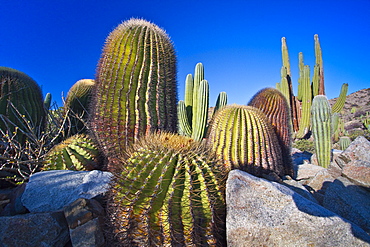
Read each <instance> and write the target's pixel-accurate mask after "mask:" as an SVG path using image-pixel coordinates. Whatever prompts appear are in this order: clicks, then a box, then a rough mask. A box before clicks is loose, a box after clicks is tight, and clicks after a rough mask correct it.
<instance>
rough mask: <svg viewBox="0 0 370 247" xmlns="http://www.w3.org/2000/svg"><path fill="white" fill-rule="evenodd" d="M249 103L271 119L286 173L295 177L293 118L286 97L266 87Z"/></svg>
mask: <svg viewBox="0 0 370 247" xmlns="http://www.w3.org/2000/svg"><path fill="white" fill-rule="evenodd" d="M248 105H249V106H253V107H256V108H258V109H260V110H261V111H262V112H263V113H265V115H266V116H267V118H268V119H269V120H270V122H271V124H272V126H273V128H274V130H275V132H276V135H277V138H278V140H279V144H280V146H281V148H282V154H283V163H284V170H285V174H287V175H290V176H291V177H293V175H294V171H293V163H292V158H291V154H290V152H291V146H292V131H291V124H290V123H291V122H290V121H291V119H290V112H289V105H288V102H287V100H286V98H285V97H284V95H283V94H282V93H281V92H280V91H279V90H277V89H274V88H264V89H262V90H260V91H259V92H258V93H256V94H255V95H254V96H253V97H252V99H251V100H250V102H249V103H248Z"/></svg>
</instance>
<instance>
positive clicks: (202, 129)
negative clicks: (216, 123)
mask: <svg viewBox="0 0 370 247" xmlns="http://www.w3.org/2000/svg"><path fill="white" fill-rule="evenodd" d="M197 95H198V98H197V100H196V101H195V104H194V109H197V111H196V112H194V115H193V116H194V118H193V126H192V130H193V133H192V138H193V139H194V140H196V141H201V140H202V139H203V137H204V136H205V133H206V127H207V119H208V108H209V85H208V81H207V80H202V81H201V82H200V85H199V90H198V94H197Z"/></svg>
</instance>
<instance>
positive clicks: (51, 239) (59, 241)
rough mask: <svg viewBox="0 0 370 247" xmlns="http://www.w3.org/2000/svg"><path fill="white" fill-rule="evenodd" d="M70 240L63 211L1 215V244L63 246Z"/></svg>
mask: <svg viewBox="0 0 370 247" xmlns="http://www.w3.org/2000/svg"><path fill="white" fill-rule="evenodd" d="M68 241H69V231H68V225H67V221H66V219H65V218H64V214H63V212H50V213H35V214H22V215H16V216H3V217H0V246H1V247H15V246H42V247H63V246H65V245H66V243H67V242H68Z"/></svg>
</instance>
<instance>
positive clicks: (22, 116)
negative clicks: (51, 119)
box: [0, 67, 46, 143]
mask: <svg viewBox="0 0 370 247" xmlns="http://www.w3.org/2000/svg"><path fill="white" fill-rule="evenodd" d="M0 115H3V116H4V117H5V118H6V119H7V120H8V121H6V120H5V119H4V118H0V129H1V130H2V131H3V132H4V133H6V132H10V133H13V132H14V131H15V129H16V127H17V128H20V129H21V130H22V131H18V132H17V137H16V140H17V141H18V142H20V143H24V142H25V140H26V139H27V132H30V131H31V132H33V133H36V134H37V133H41V132H42V131H43V129H44V126H45V118H46V111H45V110H44V102H43V96H42V92H41V88H40V87H39V85H38V84H37V83H36V82H35V81H34V80H33V79H32V78H31V77H29V76H28V75H26V74H25V73H23V72H21V71H18V70H15V69H11V68H7V67H0ZM4 120H5V121H4Z"/></svg>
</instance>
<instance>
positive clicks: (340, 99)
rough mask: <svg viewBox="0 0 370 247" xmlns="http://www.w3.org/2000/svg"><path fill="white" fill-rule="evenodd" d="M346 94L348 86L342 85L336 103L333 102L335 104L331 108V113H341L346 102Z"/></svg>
mask: <svg viewBox="0 0 370 247" xmlns="http://www.w3.org/2000/svg"><path fill="white" fill-rule="evenodd" d="M347 92H348V84H347V83H343V84H342V88H341V89H340V95H339V97H338V99H337V101H335V103H334V105H333V107H332V112H333V113H339V112H341V111H342V109H343V107H344V103H345V102H346V98H347Z"/></svg>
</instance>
